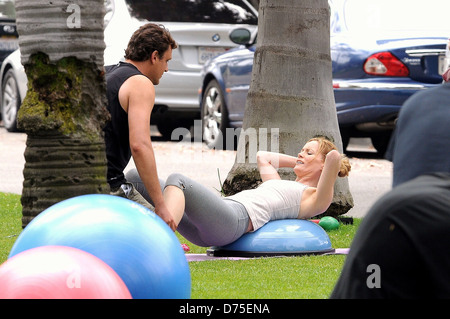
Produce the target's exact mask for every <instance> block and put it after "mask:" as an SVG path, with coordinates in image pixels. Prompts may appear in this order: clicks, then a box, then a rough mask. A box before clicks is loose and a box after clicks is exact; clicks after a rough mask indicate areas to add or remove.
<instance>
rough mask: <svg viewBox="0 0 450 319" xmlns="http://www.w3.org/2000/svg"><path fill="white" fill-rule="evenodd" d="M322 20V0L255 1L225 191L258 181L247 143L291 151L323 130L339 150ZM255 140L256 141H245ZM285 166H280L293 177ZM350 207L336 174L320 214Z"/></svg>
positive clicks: (325, 13) (325, 16)
mask: <svg viewBox="0 0 450 319" xmlns="http://www.w3.org/2000/svg"><path fill="white" fill-rule="evenodd" d="M329 21H330V12H329V7H328V2H327V1H326V0H301V1H299V0H261V1H260V6H259V23H258V43H257V48H256V51H255V58H254V66H253V73H252V81H251V84H250V89H249V93H248V97H247V104H246V108H245V116H244V122H243V127H242V132H241V135H240V138H239V144H238V149H237V155H236V161H235V164H234V166H233V168H232V169H231V171H230V173H229V174H228V176H227V179H226V181H225V182H224V185H223V187H224V192H225V194H227V195H230V194H234V193H236V192H238V191H241V190H243V189H248V188H252V187H255V186H256V185H258V183H259V182H260V180H259V174H258V172H257V167H256V154H255V151H252V150H256V149H258V150H271V151H276V152H280V153H285V154H290V155H293V156H296V155H297V154H298V152H299V151H300V148H301V146H303V145H304V144H305V143H306V142H307V141H308V140H309V139H310V138H311V137H314V136H326V137H328V138H329V139H331V140H332V141H334V142H335V144H336V145H337V146H338V148H340V150H341V152H342V141H341V136H340V132H339V126H338V122H337V114H336V108H335V102H334V94H333V88H332V70H331V58H330V22H329ZM261 129H264V133H263V134H261V133H260V132H261ZM249 132H250V133H251V132H254V133H255V134H253V135H256V138H255V137H254V136H253V138H252V137H251V135H252V134H249ZM266 132H267V136H266V137H264V139H263V141H264V142H263V143H261V137H262V136H264V134H266ZM274 132H275V133H276V134H277V135H278V134H279V135H278V136H275V135H274V134H273V133H274ZM249 136H250V138H249ZM255 140H257V143H258V146H257V147H256V148H255V146H254V145H251V144H252V143H254V141H255ZM266 140H267V141H268V142H267V144H266ZM270 141H271V142H270ZM274 141H275V142H274ZM274 148H275V149H274ZM291 171H292V170H290V171H281V172H280V174H281V175H282V177H284V178H287V179H294V174H293V172H291ZM352 207H353V198H352V196H351V193H350V191H349V187H348V180H347V179H346V178H339V179H338V182H337V183H336V186H335V196H334V200H333V204H332V205H331V206H330V208H329V209H328V211H327V212H326V214H328V215H340V214H344V213H346V212H347V211H348V210H349V209H350V208H352Z"/></svg>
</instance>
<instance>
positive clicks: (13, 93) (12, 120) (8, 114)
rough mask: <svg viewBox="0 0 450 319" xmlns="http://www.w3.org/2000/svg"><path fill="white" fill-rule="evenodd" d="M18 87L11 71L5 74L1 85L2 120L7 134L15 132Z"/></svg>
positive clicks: (18, 97) (18, 103)
mask: <svg viewBox="0 0 450 319" xmlns="http://www.w3.org/2000/svg"><path fill="white" fill-rule="evenodd" d="M20 104H21V101H20V96H19V87H18V86H17V80H16V77H15V76H14V73H13V71H12V70H8V72H6V74H5V77H4V79H3V85H2V119H3V125H4V126H5V128H6V129H7V130H8V132H16V131H17V112H18V111H19V108H20Z"/></svg>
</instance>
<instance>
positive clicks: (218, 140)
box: [201, 80, 228, 149]
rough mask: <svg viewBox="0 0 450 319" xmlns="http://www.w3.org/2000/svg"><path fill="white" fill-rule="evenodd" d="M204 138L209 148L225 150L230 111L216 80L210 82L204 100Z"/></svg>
mask: <svg viewBox="0 0 450 319" xmlns="http://www.w3.org/2000/svg"><path fill="white" fill-rule="evenodd" d="M201 117H202V136H203V141H204V142H205V144H206V145H207V146H208V147H209V148H216V149H224V146H225V130H226V128H227V125H228V111H227V107H226V105H225V98H224V96H223V92H222V90H221V88H220V86H219V83H217V81H216V80H212V81H211V82H209V84H208V86H207V87H206V90H205V94H204V95H203V100H202V110H201Z"/></svg>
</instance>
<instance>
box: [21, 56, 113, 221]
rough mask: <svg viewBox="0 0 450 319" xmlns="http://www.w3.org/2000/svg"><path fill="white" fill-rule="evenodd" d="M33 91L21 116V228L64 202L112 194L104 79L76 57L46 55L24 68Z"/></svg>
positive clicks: (34, 59)
mask: <svg viewBox="0 0 450 319" xmlns="http://www.w3.org/2000/svg"><path fill="white" fill-rule="evenodd" d="M25 69H26V71H27V75H28V92H27V96H26V97H25V99H24V101H23V104H22V106H21V108H20V110H19V114H18V125H19V127H20V128H21V129H23V130H24V131H25V132H26V133H27V135H28V137H27V147H26V150H25V161H26V163H25V167H24V171H23V174H24V184H23V191H22V207H23V210H22V215H23V218H22V224H23V226H24V227H25V226H26V225H27V224H28V223H29V222H30V221H31V220H32V219H33V218H34V217H35V216H37V215H38V214H39V213H41V212H42V211H43V210H45V209H46V208H48V207H50V206H51V205H53V204H55V203H58V202H60V201H62V200H64V199H67V198H71V197H75V196H78V195H83V194H92V193H107V192H108V189H109V188H108V186H107V183H106V156H105V145H104V139H103V131H102V128H103V126H104V124H105V123H106V121H107V119H108V116H109V113H108V111H107V109H106V97H105V91H106V84H105V81H104V74H103V73H101V72H99V71H98V68H96V67H95V65H92V64H90V63H85V62H82V61H80V60H78V59H76V58H71V57H70V58H63V59H61V60H60V61H58V62H57V63H56V64H52V63H49V59H48V57H47V56H46V55H45V54H43V53H39V54H35V55H33V56H32V57H31V58H30V60H29V63H28V64H26V65H25Z"/></svg>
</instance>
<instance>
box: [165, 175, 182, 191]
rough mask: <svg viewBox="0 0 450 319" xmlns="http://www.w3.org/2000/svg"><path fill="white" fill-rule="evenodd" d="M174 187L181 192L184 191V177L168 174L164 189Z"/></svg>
mask: <svg viewBox="0 0 450 319" xmlns="http://www.w3.org/2000/svg"><path fill="white" fill-rule="evenodd" d="M167 186H175V187H178V188H179V189H181V190H184V189H186V176H184V175H183V174H180V173H173V174H170V175H169V177H167V179H166V183H165V187H167Z"/></svg>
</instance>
